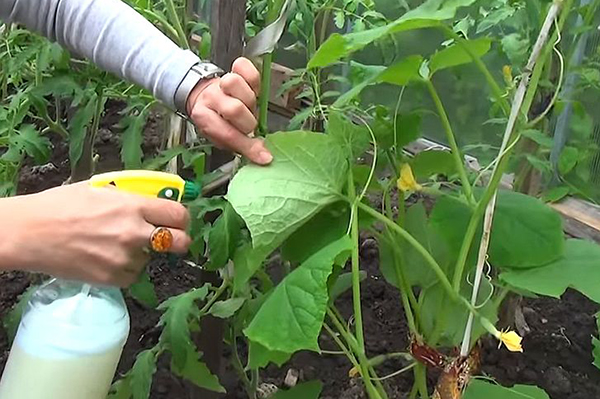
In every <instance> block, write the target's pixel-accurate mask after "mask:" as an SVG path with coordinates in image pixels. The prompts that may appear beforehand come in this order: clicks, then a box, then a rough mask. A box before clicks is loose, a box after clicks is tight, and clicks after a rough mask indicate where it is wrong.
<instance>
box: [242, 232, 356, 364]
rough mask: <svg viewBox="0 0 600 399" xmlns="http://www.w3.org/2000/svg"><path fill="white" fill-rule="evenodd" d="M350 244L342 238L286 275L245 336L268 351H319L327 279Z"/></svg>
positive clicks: (349, 241) (325, 304) (345, 238)
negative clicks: (335, 263)
mask: <svg viewBox="0 0 600 399" xmlns="http://www.w3.org/2000/svg"><path fill="white" fill-rule="evenodd" d="M352 245H353V243H352V240H350V238H349V237H348V236H344V237H342V238H340V239H338V240H336V241H334V242H332V243H331V244H329V245H327V246H326V247H324V248H323V249H321V250H320V251H318V252H316V253H315V254H313V255H312V256H311V257H310V258H308V259H307V260H306V261H305V262H304V263H302V264H301V265H300V266H298V267H297V268H296V269H295V270H294V271H292V272H291V273H290V274H288V275H287V276H286V277H285V278H284V279H283V281H282V282H281V283H279V285H278V286H277V287H275V289H274V290H273V293H271V295H269V297H268V298H267V300H266V301H265V303H264V304H263V305H262V307H261V308H260V310H259V311H258V313H257V314H256V316H255V317H254V319H252V322H251V323H250V325H249V326H248V328H246V329H245V330H244V333H245V334H246V336H247V337H248V338H249V339H250V340H251V341H254V342H256V343H259V344H260V345H262V346H264V347H265V348H266V349H268V350H270V351H277V352H286V353H294V352H296V351H299V350H302V349H308V350H313V351H319V344H318V338H319V333H320V332H321V327H322V325H323V320H324V318H325V311H326V309H327V304H328V302H329V296H328V292H327V291H328V290H327V279H328V278H329V275H330V274H331V272H332V269H333V264H334V262H335V261H336V260H338V257H339V255H340V254H341V253H345V252H347V255H349V252H350V250H351V248H352Z"/></svg>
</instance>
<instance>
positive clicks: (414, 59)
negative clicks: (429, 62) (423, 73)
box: [375, 55, 423, 86]
mask: <svg viewBox="0 0 600 399" xmlns="http://www.w3.org/2000/svg"><path fill="white" fill-rule="evenodd" d="M422 63H423V57H421V56H420V55H412V56H410V57H406V58H405V59H403V60H402V61H400V62H397V63H395V64H394V65H392V66H390V67H388V68H386V69H385V70H384V71H382V72H381V74H380V75H379V76H377V77H376V79H375V81H376V82H377V83H382V82H383V83H390V84H394V85H398V86H406V85H407V84H409V83H410V82H412V81H414V80H418V79H420V73H419V70H420V69H421V64H422Z"/></svg>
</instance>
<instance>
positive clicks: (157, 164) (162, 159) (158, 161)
mask: <svg viewBox="0 0 600 399" xmlns="http://www.w3.org/2000/svg"><path fill="white" fill-rule="evenodd" d="M186 151H187V150H186V149H185V148H184V147H181V146H177V147H172V148H167V149H166V150H163V151H161V152H160V154H158V155H157V156H156V157H154V158H151V159H148V160H147V161H146V162H144V165H143V166H142V167H143V168H144V169H148V170H160V169H162V168H163V167H164V166H165V165H166V164H168V163H169V161H171V159H173V158H175V157H178V156H179V155H182V154H183V153H185V152H186Z"/></svg>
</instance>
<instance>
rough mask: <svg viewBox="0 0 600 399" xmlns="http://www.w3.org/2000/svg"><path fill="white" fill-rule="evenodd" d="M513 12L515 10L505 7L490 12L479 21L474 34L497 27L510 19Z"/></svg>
mask: <svg viewBox="0 0 600 399" xmlns="http://www.w3.org/2000/svg"><path fill="white" fill-rule="evenodd" d="M515 11H516V10H515V9H514V8H513V7H511V6H509V5H505V6H503V7H501V8H499V9H497V10H494V11H492V12H490V13H489V14H487V15H486V16H485V17H484V18H483V19H481V20H480V21H479V25H477V31H476V33H477V34H480V33H483V32H485V31H486V30H488V29H491V28H493V27H496V26H498V25H499V24H500V23H501V22H503V21H505V20H506V19H508V18H510V17H512V16H513V15H514V13H515Z"/></svg>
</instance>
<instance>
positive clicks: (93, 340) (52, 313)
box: [0, 171, 199, 399]
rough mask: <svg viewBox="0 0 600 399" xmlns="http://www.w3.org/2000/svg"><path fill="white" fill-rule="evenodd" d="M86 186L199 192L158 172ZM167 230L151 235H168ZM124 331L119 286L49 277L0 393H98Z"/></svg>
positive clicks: (188, 195)
mask: <svg viewBox="0 0 600 399" xmlns="http://www.w3.org/2000/svg"><path fill="white" fill-rule="evenodd" d="M90 185H91V186H92V187H98V188H101V187H107V186H113V187H114V188H116V189H118V190H121V191H125V192H129V193H133V194H138V195H144V196H147V197H153V198H164V199H169V200H173V201H179V202H183V201H192V200H194V199H195V198H196V197H197V196H198V195H199V191H198V189H197V187H196V186H195V185H194V184H193V183H190V182H186V181H185V180H183V179H182V178H181V177H179V176H177V175H173V174H169V173H163V172H152V171H123V172H110V173H104V174H100V175H96V176H94V177H92V178H91V179H90ZM166 233H167V236H166V237H160V236H158V237H156V239H157V240H158V241H160V240H164V239H166V240H167V241H168V239H169V235H168V231H167V232H166ZM154 238H155V237H152V239H154ZM170 238H171V239H172V237H170ZM157 244H158V247H160V244H161V243H160V242H158V243H157ZM153 246H154V245H153ZM165 247H166V248H168V247H169V243H166V245H165ZM81 267H85V265H81ZM128 335H129V313H128V311H127V307H126V305H125V301H124V300H123V295H122V294H121V291H120V290H119V289H118V288H115V287H101V286H94V285H90V284H85V283H80V282H74V281H67V280H61V279H52V280H50V281H49V282H47V283H45V284H44V285H42V286H41V287H40V288H38V289H37V290H36V291H35V292H34V294H33V295H32V297H31V299H30V300H29V302H28V304H27V308H26V310H25V312H24V313H23V317H22V319H21V323H20V324H19V328H18V331H17V335H16V337H15V340H14V342H13V346H12V348H11V351H10V355H9V358H8V361H7V363H6V367H5V369H4V374H3V375H2V380H1V381H0V399H105V398H106V396H107V394H108V391H109V390H110V386H111V383H112V380H113V377H114V375H115V371H116V368H117V364H118V363H119V359H120V358H121V353H122V351H123V346H124V345H125V342H126V341H127V336H128Z"/></svg>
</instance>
